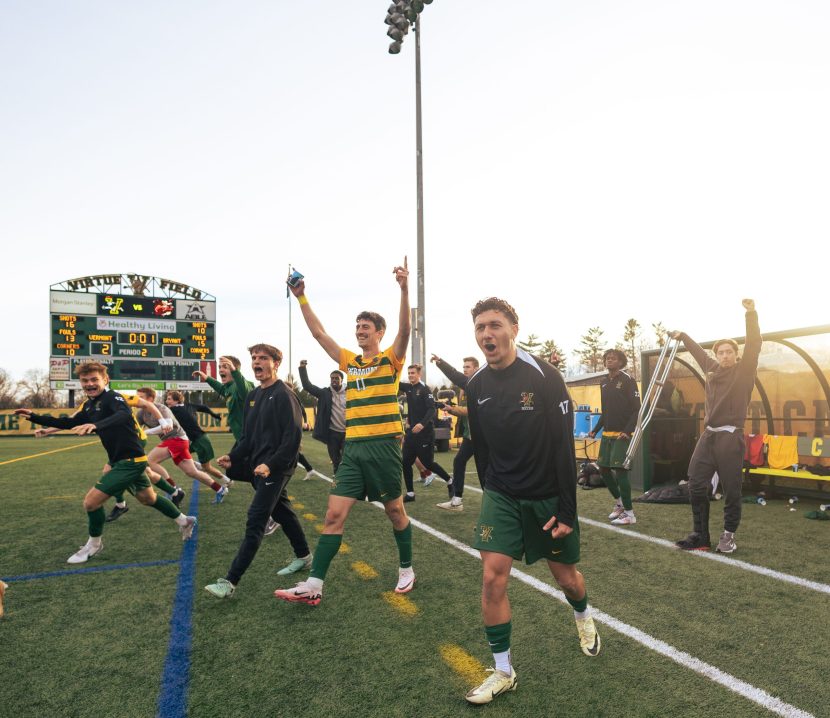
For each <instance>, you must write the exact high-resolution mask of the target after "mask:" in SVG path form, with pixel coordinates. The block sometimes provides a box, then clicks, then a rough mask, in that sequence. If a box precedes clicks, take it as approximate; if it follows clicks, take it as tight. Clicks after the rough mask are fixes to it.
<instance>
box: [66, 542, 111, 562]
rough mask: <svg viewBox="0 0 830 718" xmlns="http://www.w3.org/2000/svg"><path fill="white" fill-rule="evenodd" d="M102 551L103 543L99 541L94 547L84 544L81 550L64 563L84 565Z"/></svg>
mask: <svg viewBox="0 0 830 718" xmlns="http://www.w3.org/2000/svg"><path fill="white" fill-rule="evenodd" d="M103 550H104V542H103V541H99V542H98V543H97V544H95V545H91V544H89V543H85V544H84V545H83V546H81V548H80V549H79V550H78V551H76V552H75V553H73V554H72V555H71V556H70V557H69V558H68V559H66V563H86V562H87V561H89V559H91V558H92V557H93V556H95V555H97V554H99V553H101V551H103Z"/></svg>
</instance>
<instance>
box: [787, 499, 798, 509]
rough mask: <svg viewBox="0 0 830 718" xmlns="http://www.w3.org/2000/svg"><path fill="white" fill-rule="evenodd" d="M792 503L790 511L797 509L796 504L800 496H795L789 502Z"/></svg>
mask: <svg viewBox="0 0 830 718" xmlns="http://www.w3.org/2000/svg"><path fill="white" fill-rule="evenodd" d="M787 503H789V505H790V511H795V505H796V504H797V503H798V496H793V497H791V498H790V500H789V501H788V502H787Z"/></svg>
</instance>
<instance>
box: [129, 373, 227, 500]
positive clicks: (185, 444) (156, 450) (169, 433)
mask: <svg viewBox="0 0 830 718" xmlns="http://www.w3.org/2000/svg"><path fill="white" fill-rule="evenodd" d="M136 394H138V396H140V397H141V398H142V399H144V400H145V401H152V402H153V403H154V404H155V405H156V408H157V409H158V410H159V411H160V412H161V414H162V416H163V417H164V418H165V419H170V420H171V421H172V422H173V425H172V427H171V428H168V429H165V428H164V427H163V426H161V424H160V422H159V421H158V420H157V419H156V418H155V417H154V416H151V415H150V413H149V412H147V411H144V410H143V409H139V411H138V421H139V423H141V424H143V425H144V426H146V427H148V428H147V433H148V434H159V438H160V439H161V441H160V442H159V443H158V444H156V446H154V447H153V448H152V449H151V450H150V453H149V454H147V461H148V462H149V463H150V468H151V469H152V470H153V471H155V472H156V473H159V474H161V476H162V477H163V478H164V479H168V480H169V478H170V477H169V475H168V473H167V471H166V470H165V469H164V467H163V466H162V465H161V462H162V461H167V459H170V458H172V459H173V463H174V464H175V465H176V466H177V467H178V468H179V469H181V470H182V471H183V472H184V473H185V474H186V475H187V476H189V477H190V478H191V479H196V480H197V481H199V482H200V483H202V484H204V485H205V486H207V487H208V488H209V489H211V490H212V491H214V492H216V497H215V498H214V501H213V502H214V503H216V504H220V503H222V501H223V499H224V498H225V494H227V493H228V484H229V483H230V480H229V479H227V478H225V477H223V481H222V483H219V482H218V481H214V480H213V479H212V478H210V476H208V475H207V474H206V473H205V472H204V471H200V470H199V469H197V468H196V464H195V462H194V461H193V457H192V456H191V455H190V441H189V440H188V438H187V434H186V433H185V432H184V430H183V429H182V427H181V425H180V424H179V422H178V421H177V420H176V418H175V417H174V416H173V412H172V411H170V409H169V407H167V406H165V405H164V404H160V403H158V402H156V400H155V399H156V390H155V389H153V388H152V387H149V386H144V387H141V388H140V389H137V390H136Z"/></svg>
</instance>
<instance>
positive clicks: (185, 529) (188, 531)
mask: <svg viewBox="0 0 830 718" xmlns="http://www.w3.org/2000/svg"><path fill="white" fill-rule="evenodd" d="M185 518H186V519H187V523H186V524H185V525H184V526H179V531H180V532H181V535H182V541H187V540H188V539H189V538H190V537H191V536H193V529H194V528H196V517H195V516H185Z"/></svg>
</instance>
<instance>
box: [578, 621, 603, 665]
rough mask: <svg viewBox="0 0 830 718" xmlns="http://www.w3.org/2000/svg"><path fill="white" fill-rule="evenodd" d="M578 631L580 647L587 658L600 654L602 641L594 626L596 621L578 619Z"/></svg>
mask: <svg viewBox="0 0 830 718" xmlns="http://www.w3.org/2000/svg"><path fill="white" fill-rule="evenodd" d="M576 630H577V631H578V632H579V647H580V648H581V649H582V652H583V653H584V654H585V655H586V656H592V657H593V656H596V655H598V654H599V649H600V648H601V646H602V641H600V639H599V633H597V627H596V626H595V625H594V619H593V618H591V617H590V616H588V618H577V619H576Z"/></svg>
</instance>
